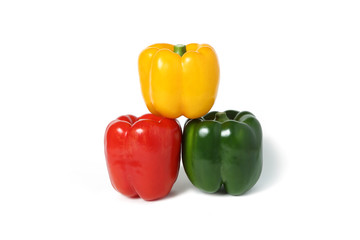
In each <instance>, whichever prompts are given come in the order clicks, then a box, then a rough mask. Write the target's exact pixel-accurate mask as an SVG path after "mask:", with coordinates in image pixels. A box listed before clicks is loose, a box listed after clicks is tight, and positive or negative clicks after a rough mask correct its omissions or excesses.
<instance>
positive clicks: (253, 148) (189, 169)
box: [182, 110, 262, 195]
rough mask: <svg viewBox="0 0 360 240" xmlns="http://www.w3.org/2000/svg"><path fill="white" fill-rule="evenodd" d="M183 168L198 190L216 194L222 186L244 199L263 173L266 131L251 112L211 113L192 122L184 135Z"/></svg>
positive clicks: (187, 123)
mask: <svg viewBox="0 0 360 240" xmlns="http://www.w3.org/2000/svg"><path fill="white" fill-rule="evenodd" d="M182 151H183V152H182V158H183V165H184V168H185V172H186V174H187V176H188V177H189V179H190V181H191V182H192V184H193V185H194V186H196V187H197V188H199V189H201V190H203V191H205V192H209V193H213V192H216V191H218V190H219V189H220V188H221V187H222V185H223V186H224V189H225V191H226V192H227V193H229V194H231V195H241V194H243V193H245V192H246V191H248V190H249V189H250V188H252V187H253V186H254V185H255V183H256V182H257V180H258V179H259V177H260V174H261V169H262V130H261V126H260V123H259V121H258V120H257V119H256V118H255V116H254V115H253V114H251V113H250V112H237V111H232V110H229V111H225V112H210V113H208V114H207V115H205V116H204V117H202V118H199V119H192V120H188V121H187V122H186V124H185V127H184V134H183V150H182Z"/></svg>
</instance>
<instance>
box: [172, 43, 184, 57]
mask: <svg viewBox="0 0 360 240" xmlns="http://www.w3.org/2000/svg"><path fill="white" fill-rule="evenodd" d="M174 53H177V54H179V55H180V57H182V55H184V53H186V45H184V44H176V45H175V46H174Z"/></svg>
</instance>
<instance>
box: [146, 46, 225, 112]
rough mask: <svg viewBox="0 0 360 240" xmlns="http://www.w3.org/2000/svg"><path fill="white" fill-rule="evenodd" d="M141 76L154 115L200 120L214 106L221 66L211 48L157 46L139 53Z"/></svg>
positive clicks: (148, 106) (149, 106) (148, 103)
mask: <svg viewBox="0 0 360 240" xmlns="http://www.w3.org/2000/svg"><path fill="white" fill-rule="evenodd" d="M139 75H140V83H141V91H142V95H143V97H144V100H145V103H146V106H147V108H148V109H149V111H150V112H151V113H153V114H155V115H161V116H163V117H167V118H177V117H180V116H181V115H184V116H185V117H187V118H199V117H201V116H203V115H205V114H206V113H208V112H209V110H210V109H211V107H212V106H213V104H214V102H215V98H216V94H217V89H218V85H219V64H218V60H217V56H216V53H215V51H214V49H213V48H212V47H211V46H210V45H208V44H195V43H192V44H188V45H186V46H185V45H181V44H179V45H175V46H174V45H171V44H154V45H151V46H149V47H148V48H146V49H145V50H143V51H142V52H141V53H140V56H139Z"/></svg>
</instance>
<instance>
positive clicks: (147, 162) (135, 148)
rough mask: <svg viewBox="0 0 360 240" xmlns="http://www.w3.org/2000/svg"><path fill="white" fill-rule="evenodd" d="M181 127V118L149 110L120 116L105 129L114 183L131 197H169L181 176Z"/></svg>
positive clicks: (106, 152) (106, 146)
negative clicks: (173, 117)
mask: <svg viewBox="0 0 360 240" xmlns="http://www.w3.org/2000/svg"><path fill="white" fill-rule="evenodd" d="M181 135H182V134H181V127H180V125H179V123H178V122H177V120H173V119H167V118H163V117H158V116H155V115H152V114H146V115H143V116H141V117H139V118H136V117H135V116H133V115H125V116H120V117H118V118H117V119H116V120H114V121H112V122H111V123H110V124H109V125H108V127H107V128H106V132H105V156H106V162H107V168H108V172H109V176H110V181H111V184H112V186H113V187H114V188H115V190H117V191H118V192H120V193H122V194H124V195H125V196H128V197H138V196H140V197H141V198H143V199H144V200H155V199H159V198H162V197H165V196H166V195H167V194H168V193H169V192H170V190H171V188H172V186H173V184H174V182H175V181H176V179H177V176H178V172H179V164H180V148H181Z"/></svg>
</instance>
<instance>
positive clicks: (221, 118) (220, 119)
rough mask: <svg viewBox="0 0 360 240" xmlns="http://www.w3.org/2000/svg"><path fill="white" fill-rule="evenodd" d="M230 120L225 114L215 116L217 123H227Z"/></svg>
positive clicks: (219, 113) (218, 113) (220, 113)
mask: <svg viewBox="0 0 360 240" xmlns="http://www.w3.org/2000/svg"><path fill="white" fill-rule="evenodd" d="M227 120H229V118H228V116H227V115H226V113H225V112H217V113H216V114H215V121H217V122H225V121H227Z"/></svg>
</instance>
